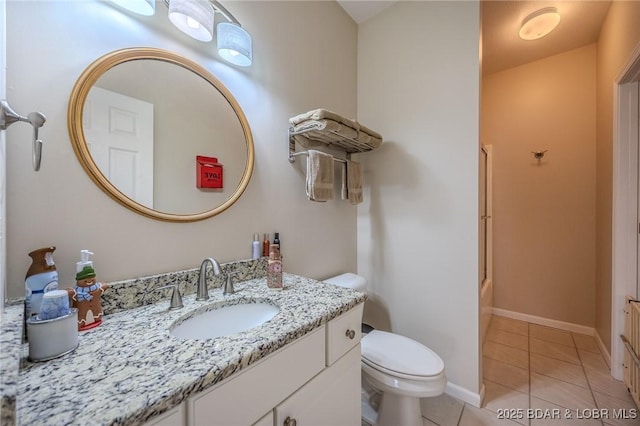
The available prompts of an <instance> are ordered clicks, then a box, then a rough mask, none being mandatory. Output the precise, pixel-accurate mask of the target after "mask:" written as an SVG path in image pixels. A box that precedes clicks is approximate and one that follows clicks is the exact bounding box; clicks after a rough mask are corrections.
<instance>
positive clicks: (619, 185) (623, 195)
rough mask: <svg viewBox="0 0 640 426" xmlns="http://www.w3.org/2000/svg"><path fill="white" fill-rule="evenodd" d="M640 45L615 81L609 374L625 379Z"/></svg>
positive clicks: (634, 240)
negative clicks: (624, 362)
mask: <svg viewBox="0 0 640 426" xmlns="http://www.w3.org/2000/svg"><path fill="white" fill-rule="evenodd" d="M639 79H640V44H638V45H637V46H636V48H635V49H634V50H633V52H632V54H631V56H630V59H629V60H628V62H627V65H626V66H625V67H624V68H623V69H622V72H621V73H620V75H619V77H618V78H617V79H616V81H615V83H614V91H613V95H614V100H613V108H614V111H613V114H614V129H613V131H614V134H613V212H612V213H613V215H612V216H613V217H612V259H611V272H612V274H611V284H612V286H611V375H612V376H613V377H614V378H616V379H618V380H622V379H623V372H624V368H623V365H622V363H623V360H624V351H625V348H624V344H623V343H622V340H621V339H620V337H619V336H620V335H621V334H623V333H624V308H625V306H624V305H625V303H626V301H625V297H626V296H627V295H631V296H634V297H638V294H637V288H636V287H637V282H638V255H639V254H640V253H638V236H639V233H638V231H639V230H640V229H639V228H638V226H639V225H638V224H639V223H640V217H639V216H640V215H639V212H638V189H639V188H638V186H639V185H638V177H639V176H638V167H639V166H640V164H639V163H638V126H639V125H640V123H639V121H640V120H639V117H638V114H639V111H638V85H639V84H638V80H639Z"/></svg>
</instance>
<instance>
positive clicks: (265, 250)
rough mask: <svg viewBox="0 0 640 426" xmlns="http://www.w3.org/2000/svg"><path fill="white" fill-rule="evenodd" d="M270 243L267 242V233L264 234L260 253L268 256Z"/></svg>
mask: <svg viewBox="0 0 640 426" xmlns="http://www.w3.org/2000/svg"><path fill="white" fill-rule="evenodd" d="M270 246H271V243H270V242H269V234H264V241H263V242H262V255H263V256H264V257H267V256H269V247H270Z"/></svg>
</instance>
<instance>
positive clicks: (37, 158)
mask: <svg viewBox="0 0 640 426" xmlns="http://www.w3.org/2000/svg"><path fill="white" fill-rule="evenodd" d="M17 121H22V122H25V123H29V124H31V125H32V126H33V148H32V151H33V153H32V156H31V163H32V165H33V170H35V171H36V172H37V171H38V170H40V164H41V163H42V140H40V139H38V129H39V128H40V127H42V125H43V124H44V123H45V121H47V118H46V117H45V116H44V114H42V113H40V112H30V113H29V114H27V116H26V117H24V116H22V115H20V114H18V113H17V112H15V111H14V110H13V108H11V106H10V105H9V103H8V102H7V101H6V100H4V99H2V100H0V130H7V127H9V126H10V125H12V124H13V123H15V122H17Z"/></svg>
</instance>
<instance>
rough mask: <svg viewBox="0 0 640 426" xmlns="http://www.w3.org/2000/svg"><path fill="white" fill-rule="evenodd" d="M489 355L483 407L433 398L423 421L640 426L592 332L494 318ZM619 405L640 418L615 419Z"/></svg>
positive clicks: (479, 425) (465, 425)
mask: <svg viewBox="0 0 640 426" xmlns="http://www.w3.org/2000/svg"><path fill="white" fill-rule="evenodd" d="M483 355H484V357H483V375H484V384H485V398H484V403H483V407H482V408H476V407H473V406H471V405H469V404H465V403H464V402H462V401H459V400H457V399H455V398H452V397H450V396H448V395H442V396H440V397H437V398H427V399H424V400H422V412H423V416H424V418H423V426H431V425H440V426H449V425H454V426H455V425H458V426H491V425H513V426H519V425H526V426H540V425H551V426H554V425H555V426H564V425H585V426H591V425H600V426H603V425H615V426H618V425H620V426H627V425H640V411H638V410H637V407H636V406H635V404H634V402H633V400H632V399H631V396H630V395H629V393H628V392H627V389H626V387H625V386H624V384H623V383H622V382H618V381H617V380H614V379H612V378H611V376H610V375H609V369H608V367H607V365H606V363H605V361H604V358H603V357H602V355H601V353H600V351H599V349H598V346H597V344H596V341H595V339H594V338H593V337H591V336H587V335H584V334H577V333H571V332H568V331H564V330H559V329H555V328H550V327H543V326H540V325H537V324H531V323H527V322H523V321H517V320H513V319H509V318H505V317H499V316H494V317H493V318H492V320H491V325H490V327H489V331H488V332H487V336H486V338H485V343H484V353H483ZM531 410H533V411H531ZM614 410H617V413H618V414H622V415H626V416H627V417H632V416H634V415H636V414H637V418H635V419H630V418H626V419H622V418H614V417H615V414H616V412H614ZM528 413H531V414H528ZM567 413H569V415H570V416H569V415H567ZM596 413H602V416H601V417H604V416H605V415H606V416H608V418H593V417H594V414H596ZM499 414H506V415H503V416H499ZM545 414H546V415H547V416H548V417H550V418H542V417H544V415H545ZM499 417H504V418H499ZM553 417H556V418H553ZM569 417H571V418H569ZM590 417H591V418H590ZM618 417H620V416H619V415H618Z"/></svg>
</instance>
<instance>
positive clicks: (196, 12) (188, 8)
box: [169, 0, 214, 41]
mask: <svg viewBox="0 0 640 426" xmlns="http://www.w3.org/2000/svg"><path fill="white" fill-rule="evenodd" d="M213 13H214V12H213V7H212V6H211V4H209V2H208V1H207V0H170V2H169V20H170V21H171V22H172V23H173V25H175V26H176V27H177V28H178V29H179V30H180V31H182V32H183V33H185V34H187V35H189V36H190V37H193V38H195V39H196V40H200V41H211V40H212V39H213Z"/></svg>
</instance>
